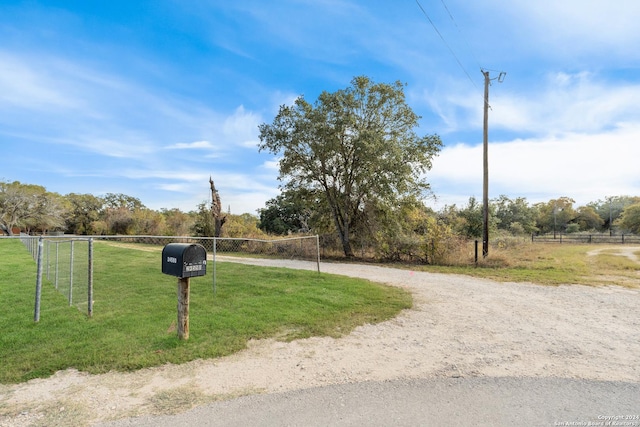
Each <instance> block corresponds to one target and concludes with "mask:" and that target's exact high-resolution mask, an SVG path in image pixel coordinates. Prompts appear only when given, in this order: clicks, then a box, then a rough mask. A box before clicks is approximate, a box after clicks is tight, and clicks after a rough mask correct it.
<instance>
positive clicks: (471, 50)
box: [440, 0, 482, 69]
mask: <svg viewBox="0 0 640 427" xmlns="http://www.w3.org/2000/svg"><path fill="white" fill-rule="evenodd" d="M440 2H441V3H442V6H444V9H445V10H446V11H447V13H448V14H449V18H451V22H453V25H454V26H455V27H456V29H457V30H458V34H460V36H461V37H462V40H463V41H464V43H465V44H466V45H467V49H469V52H471V56H473V59H474V60H475V61H476V65H477V66H478V68H480V69H482V67H481V66H480V61H478V57H477V56H476V55H475V53H474V51H473V49H471V45H470V44H469V42H468V41H467V38H466V37H465V36H464V34H463V33H462V30H460V27H459V26H458V23H457V22H456V20H455V19H454V17H453V15H452V14H451V11H450V10H449V8H448V7H447V4H446V3H445V2H444V0H440Z"/></svg>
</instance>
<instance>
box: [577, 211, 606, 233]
mask: <svg viewBox="0 0 640 427" xmlns="http://www.w3.org/2000/svg"><path fill="white" fill-rule="evenodd" d="M576 214H577V216H576V218H575V220H574V222H575V223H576V224H578V229H579V230H580V231H588V230H600V229H601V228H602V225H603V224H604V221H603V219H602V218H601V217H600V216H599V215H598V213H597V212H596V210H595V209H594V208H593V207H592V206H580V207H579V208H578V209H576Z"/></svg>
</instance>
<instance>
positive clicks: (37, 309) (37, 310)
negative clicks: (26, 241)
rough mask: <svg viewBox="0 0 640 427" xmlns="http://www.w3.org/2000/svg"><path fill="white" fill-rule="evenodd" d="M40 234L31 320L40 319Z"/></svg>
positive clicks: (41, 243) (37, 320) (41, 244)
mask: <svg viewBox="0 0 640 427" xmlns="http://www.w3.org/2000/svg"><path fill="white" fill-rule="evenodd" d="M43 246H44V244H43V241H42V236H41V237H40V238H39V239H38V255H37V257H36V258H37V260H38V262H37V265H38V267H37V273H36V304H35V308H34V313H33V321H34V322H39V321H40V297H41V296H42V252H43V251H42V249H43Z"/></svg>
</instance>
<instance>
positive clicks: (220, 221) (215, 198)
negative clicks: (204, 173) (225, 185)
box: [209, 177, 227, 237]
mask: <svg viewBox="0 0 640 427" xmlns="http://www.w3.org/2000/svg"><path fill="white" fill-rule="evenodd" d="M209 184H211V215H212V216H213V224H214V231H213V236H214V237H220V235H221V234H222V226H223V225H224V223H225V222H226V221H227V217H226V216H222V201H221V200H220V194H218V190H216V186H215V185H214V183H213V179H211V177H209Z"/></svg>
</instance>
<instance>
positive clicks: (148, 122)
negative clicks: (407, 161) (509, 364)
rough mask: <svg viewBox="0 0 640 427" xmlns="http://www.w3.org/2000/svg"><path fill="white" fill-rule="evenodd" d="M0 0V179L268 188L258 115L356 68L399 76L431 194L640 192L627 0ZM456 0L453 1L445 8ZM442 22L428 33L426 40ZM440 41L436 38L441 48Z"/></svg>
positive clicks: (115, 187) (237, 205) (380, 78)
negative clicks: (426, 158)
mask: <svg viewBox="0 0 640 427" xmlns="http://www.w3.org/2000/svg"><path fill="white" fill-rule="evenodd" d="M420 5H422V8H423V9H424V10H425V12H426V13H427V15H428V17H429V18H430V19H431V21H432V22H433V23H434V24H435V27H436V28H437V29H438V31H439V33H440V35H442V38H441V37H440V35H439V34H438V32H436V30H435V29H434V27H433V26H432V25H431V23H430V22H429V20H428V19H427V17H426V16H425V14H424V13H423V11H422V10H421V9H420V7H419V5H418V3H417V2H416V1H415V0H393V1H392V0H387V1H381V0H369V1H367V0H274V1H269V2H264V1H257V0H238V1H233V2H228V1H222V0H211V1H205V0H190V1H181V0H180V1H178V0H153V1H144V0H136V1H120V0H111V1H108V2H107V1H102V2H94V1H83V0H78V1H64V0H62V1H55V2H54V1H49V2H47V1H25V2H15V1H6V0H5V1H0V40H2V43H0V150H1V151H0V152H1V153H2V155H1V157H0V158H1V159H2V160H1V161H0V180H7V181H14V180H18V181H21V182H24V183H30V184H39V185H43V186H45V187H46V188H47V190H49V191H54V192H58V193H61V194H67V193H72V192H73V193H92V194H95V195H104V194H106V193H125V194H128V195H131V196H135V197H137V198H139V199H140V200H141V201H142V202H143V203H144V204H145V205H146V206H148V207H150V208H153V209H160V208H176V207H177V208H180V209H182V210H184V211H189V210H193V209H195V208H196V207H197V205H198V203H200V202H203V201H207V200H208V199H209V193H208V185H209V184H208V179H209V176H212V177H213V179H214V181H215V182H216V186H217V188H218V189H219V191H220V195H221V198H222V203H223V205H224V207H225V210H227V209H230V210H231V212H232V213H235V214H240V213H244V212H249V213H255V212H256V210H257V209H259V208H261V207H264V203H265V201H266V200H268V199H270V198H273V197H275V196H276V195H277V194H278V185H279V182H278V181H277V176H278V170H277V160H278V159H277V158H274V157H273V156H272V155H270V154H268V153H259V152H258V149H257V144H258V129H257V127H258V125H259V124H260V123H263V122H268V123H270V122H271V121H272V120H273V118H274V116H275V114H276V113H277V110H278V107H279V106H280V105H282V104H290V103H292V102H293V100H294V99H295V98H296V97H297V96H298V95H304V96H305V98H306V99H307V100H309V101H314V100H315V99H316V98H317V96H318V95H319V93H320V92H321V91H323V90H327V91H335V90H338V89H341V88H344V87H346V86H348V85H349V83H350V81H351V79H352V78H353V77H354V76H357V75H367V76H369V77H371V78H372V79H374V80H375V81H377V82H394V81H396V80H400V81H402V82H404V83H406V84H407V86H406V88H405V93H406V96H407V100H408V102H409V104H410V106H411V107H412V108H413V109H414V111H415V112H416V113H417V114H419V115H420V116H422V119H421V120H420V128H419V129H418V133H419V134H431V133H437V134H439V135H440V136H441V138H442V140H443V142H444V144H445V147H444V149H443V150H442V152H441V154H440V155H439V156H438V157H437V158H435V159H434V162H433V169H432V171H431V172H429V173H428V174H427V179H428V181H429V182H430V183H431V185H432V189H433V191H434V193H435V195H436V197H437V199H436V200H435V201H433V200H430V201H429V202H428V204H429V205H430V206H433V207H434V208H436V209H439V208H441V207H443V206H444V205H446V204H453V203H456V204H458V205H463V204H465V203H466V201H467V200H468V198H469V197H470V196H475V197H476V198H478V199H481V197H482V149H481V147H482V144H481V143H482V112H483V108H482V107H483V100H482V96H483V94H482V90H483V76H482V74H481V71H480V69H481V67H482V68H485V69H489V70H492V71H491V76H492V77H497V75H498V73H499V72H500V71H505V72H507V76H506V78H505V80H504V82H503V83H498V82H497V81H494V82H493V84H492V85H491V88H490V91H491V92H490V104H491V111H490V113H489V141H490V147H489V162H490V163H489V170H490V197H491V198H494V197H497V196H499V195H501V194H505V195H507V196H509V197H512V198H515V197H526V198H527V199H528V200H529V201H530V202H532V203H534V202H539V201H548V200H550V199H552V198H557V197H561V196H569V197H573V198H574V199H575V200H576V202H577V204H578V205H580V204H585V203H587V202H590V201H596V200H599V199H604V198H605V197H607V196H615V195H635V196H640V167H639V164H640V49H638V46H640V25H638V22H640V2H638V1H637V0H607V1H604V0H601V1H599V0H598V1H597V0H561V1H558V0H538V1H535V2H532V1H529V0H512V1H504V0H502V1H499V0H484V1H482V2H469V1H466V0H446V1H443V0H420ZM452 17H453V19H452ZM443 39H444V41H443ZM452 51H453V54H452Z"/></svg>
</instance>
